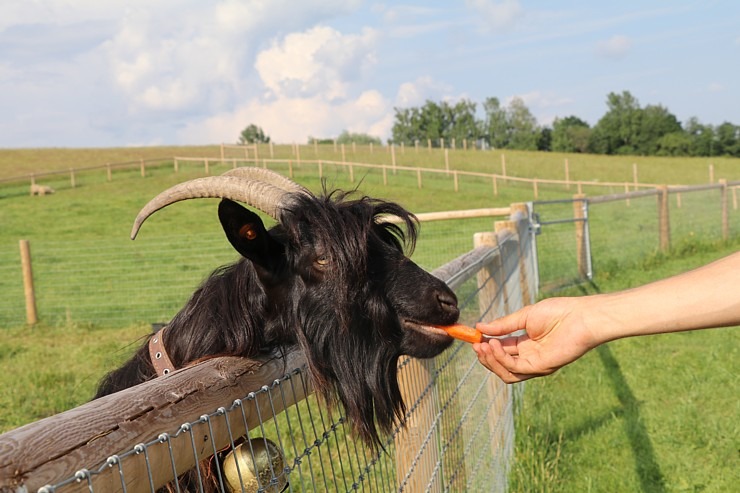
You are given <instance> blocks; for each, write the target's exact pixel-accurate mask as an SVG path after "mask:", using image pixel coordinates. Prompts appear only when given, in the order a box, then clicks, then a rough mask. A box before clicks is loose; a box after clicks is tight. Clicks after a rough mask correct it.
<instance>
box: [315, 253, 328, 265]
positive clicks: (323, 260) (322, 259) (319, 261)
mask: <svg viewBox="0 0 740 493" xmlns="http://www.w3.org/2000/svg"><path fill="white" fill-rule="evenodd" d="M314 263H315V264H316V266H317V267H326V266H327V265H329V256H328V255H320V256H318V257H316V260H314Z"/></svg>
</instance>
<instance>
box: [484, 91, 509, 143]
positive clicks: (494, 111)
mask: <svg viewBox="0 0 740 493" xmlns="http://www.w3.org/2000/svg"><path fill="white" fill-rule="evenodd" d="M483 111H484V112H485V114H486V117H485V120H484V121H483V123H482V127H483V128H482V129H481V130H482V131H481V136H482V137H483V138H484V139H485V141H486V142H487V143H488V145H490V146H491V147H493V148H494V149H502V148H504V147H506V146H507V145H508V144H509V139H510V138H511V127H510V125H509V119H508V117H507V115H506V109H505V108H503V107H502V106H501V103H500V101H499V100H498V98H486V100H485V102H484V103H483Z"/></svg>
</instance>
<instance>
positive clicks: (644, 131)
mask: <svg viewBox="0 0 740 493" xmlns="http://www.w3.org/2000/svg"><path fill="white" fill-rule="evenodd" d="M640 113H641V115H640V126H639V132H638V133H637V135H636V136H635V138H634V146H635V148H636V150H637V153H638V154H642V155H646V156H652V155H655V154H657V152H658V149H659V145H658V142H659V141H660V139H661V138H662V137H663V136H665V135H668V134H672V133H676V132H681V131H682V128H681V124H680V123H679V122H678V119H677V118H676V117H675V115H673V113H671V112H670V111H668V109H666V108H665V107H663V106H661V105H648V106H645V108H643V109H642V110H640Z"/></svg>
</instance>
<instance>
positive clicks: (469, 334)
mask: <svg viewBox="0 0 740 493" xmlns="http://www.w3.org/2000/svg"><path fill="white" fill-rule="evenodd" d="M439 328H440V329H442V330H444V331H445V332H447V334H448V335H450V336H451V337H454V338H455V339H460V340H461V341H465V342H469V343H471V344H472V343H475V342H482V341H483V334H481V332H480V331H479V330H477V329H474V328H472V327H468V326H467V325H462V324H452V325H444V326H439Z"/></svg>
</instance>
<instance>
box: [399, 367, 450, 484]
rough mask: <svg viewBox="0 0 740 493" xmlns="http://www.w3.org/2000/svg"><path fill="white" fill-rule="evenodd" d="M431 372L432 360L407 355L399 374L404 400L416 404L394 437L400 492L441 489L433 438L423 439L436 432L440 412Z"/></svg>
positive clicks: (435, 446)
mask: <svg viewBox="0 0 740 493" xmlns="http://www.w3.org/2000/svg"><path fill="white" fill-rule="evenodd" d="M432 375H434V359H424V360H421V359H416V358H410V359H409V360H408V363H407V364H406V365H404V367H403V369H402V371H401V373H400V374H399V381H398V385H399V388H400V390H401V395H402V396H403V400H404V402H409V403H416V409H415V410H414V412H412V413H410V414H409V416H408V418H407V419H406V422H405V426H404V427H402V428H401V429H400V431H399V432H398V434H397V435H396V436H395V438H394V443H395V445H396V478H397V482H398V484H403V485H404V491H432V492H437V491H441V483H442V481H441V473H442V471H441V468H438V467H436V466H437V464H439V460H440V459H439V450H438V448H437V440H436V439H435V438H432V439H431V440H428V439H427V434H428V433H430V432H431V433H436V429H435V428H434V427H433V426H432V425H433V423H434V420H435V417H436V416H437V414H439V412H440V410H439V403H438V399H437V393H436V387H435V386H434V385H432V383H433V377H432ZM424 445H425V446H424ZM425 487H427V489H426V490H425ZM428 488H432V489H428Z"/></svg>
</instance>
